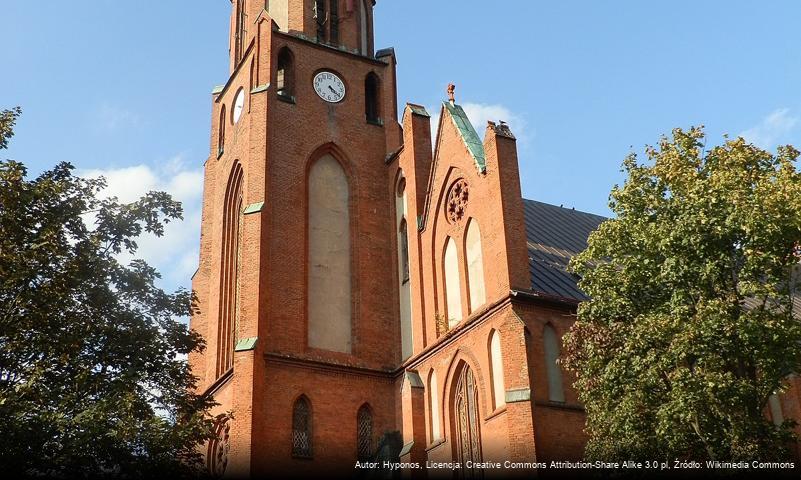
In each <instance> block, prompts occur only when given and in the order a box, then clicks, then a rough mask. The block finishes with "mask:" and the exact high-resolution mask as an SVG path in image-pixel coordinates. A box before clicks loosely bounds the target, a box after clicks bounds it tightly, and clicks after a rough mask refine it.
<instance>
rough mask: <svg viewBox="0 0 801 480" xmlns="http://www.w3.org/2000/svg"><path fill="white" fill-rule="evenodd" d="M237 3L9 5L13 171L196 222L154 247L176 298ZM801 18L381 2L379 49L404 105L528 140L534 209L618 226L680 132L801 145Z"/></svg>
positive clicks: (148, 254) (579, 4) (761, 6)
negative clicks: (49, 172) (19, 110)
mask: <svg viewBox="0 0 801 480" xmlns="http://www.w3.org/2000/svg"><path fill="white" fill-rule="evenodd" d="M229 9H230V3H229V2H228V1H227V0H204V1H199V2H189V1H156V0H140V1H138V2H134V3H132V2H121V1H118V0H95V1H89V0H74V1H69V2H65V1H57V0H49V1H48V0H45V1H38V2H31V1H13V2H12V1H8V2H4V5H3V14H2V17H0V28H2V32H3V40H2V41H3V47H2V48H0V65H2V69H1V70H0V72H1V73H0V108H8V107H11V106H14V105H20V106H22V107H23V109H24V115H23V118H22V119H21V120H20V122H19V124H18V127H17V135H16V136H15V138H14V140H13V142H12V144H11V148H10V149H9V150H8V151H7V152H4V154H3V156H4V157H9V158H14V159H16V160H20V161H23V162H25V163H26V164H27V165H28V166H29V168H30V170H31V172H32V173H34V174H35V173H38V172H40V171H42V170H44V169H46V168H49V167H50V166H52V165H53V164H54V163H55V162H57V161H61V160H66V161H70V162H71V163H73V164H74V165H75V166H76V168H77V169H78V170H79V171H80V172H81V173H82V174H85V175H99V174H103V175H106V176H107V177H109V179H110V184H111V185H110V188H109V191H110V192H109V193H113V194H115V195H118V196H120V197H121V198H122V199H124V200H127V199H131V200H132V199H134V198H135V197H136V196H137V195H138V194H139V193H141V192H143V191H146V190H147V189H151V188H157V189H164V190H167V191H170V192H171V193H173V194H174V195H175V196H176V197H177V198H178V199H180V200H182V201H183V202H184V203H185V208H186V218H187V220H186V222H185V223H184V224H183V225H175V226H172V227H171V228H170V229H168V233H167V237H166V238H164V239H162V240H159V241H155V240H153V239H143V241H142V255H143V256H144V257H145V258H146V259H148V260H149V261H150V262H151V263H153V264H154V265H155V266H157V267H158V268H159V269H160V270H161V271H162V273H163V274H164V284H165V286H168V287H174V286H178V285H184V286H188V284H189V281H188V279H189V276H191V274H192V273H193V272H194V270H195V268H196V265H197V243H198V236H199V234H198V231H199V230H198V228H199V202H200V195H201V193H202V192H201V190H202V177H201V175H202V163H203V161H204V160H205V158H206V157H207V155H208V149H209V126H210V109H211V102H210V92H211V89H212V87H213V86H214V85H218V84H222V83H225V80H226V76H227V68H228V60H227V59H228V52H227V47H228V42H227V38H228V37H227V35H228V31H227V29H228V12H229ZM799 18H801V2H798V1H796V0H785V1H771V2H753V1H745V0H726V1H704V2H699V1H688V0H675V1H671V2H666V1H662V2H657V1H651V2H643V1H635V0H628V1H623V0H614V1H604V2H601V1H590V0H585V1H569V0H564V1H550V2H542V1H522V0H507V1H504V2H486V1H485V2H479V1H476V0H474V1H461V2H455V1H436V2H434V1H431V0H428V1H423V0H402V1H401V0H379V1H378V6H377V8H376V25H375V31H376V46H377V47H378V48H382V47H387V46H393V47H395V49H396V53H397V55H398V60H399V65H398V74H399V77H398V78H399V85H398V96H399V101H400V103H401V105H402V104H403V103H404V102H407V101H410V102H415V103H420V104H423V105H426V106H427V107H429V109H431V110H432V113H436V111H435V110H436V109H437V108H438V107H437V105H438V104H439V102H440V101H441V100H442V99H443V98H444V97H445V86H446V85H447V84H448V83H449V82H453V83H455V84H456V85H457V91H456V93H457V101H458V102H459V103H461V104H463V105H464V106H465V109H466V110H467V112H468V114H470V115H471V117H472V120H473V122H474V123H475V124H477V125H478V126H479V127H480V128H478V130H479V132H483V125H484V124H485V122H486V120H487V119H493V120H506V121H507V122H508V123H510V125H511V127H512V129H513V131H514V132H515V133H516V134H517V136H518V137H519V156H520V170H521V178H522V183H523V194H524V196H526V197H527V198H533V199H537V200H541V201H545V202H549V203H554V204H557V205H559V204H564V205H565V206H570V207H575V208H577V209H580V210H585V211H590V212H594V213H600V214H607V213H608V209H607V206H606V202H607V197H608V194H609V190H610V188H611V187H612V185H614V184H615V183H617V182H619V181H621V179H622V178H621V175H620V172H619V169H620V163H621V161H622V160H623V157H624V156H625V155H626V154H627V153H629V152H630V151H632V150H633V151H636V152H642V150H643V146H644V145H646V144H653V143H655V142H656V141H657V140H658V139H659V136H660V135H661V134H665V133H669V132H670V130H671V129H672V128H674V127H689V126H691V125H699V124H703V125H705V126H706V127H707V132H708V133H709V136H710V143H719V142H721V141H722V135H723V134H724V133H729V134H731V135H739V134H743V135H745V136H746V137H747V138H749V139H750V140H752V141H754V142H756V143H759V144H760V145H761V146H764V147H766V148H770V149H774V148H775V146H776V145H777V144H781V143H792V144H795V145H797V146H798V145H801V33H799V30H798V26H797V22H798V19H799Z"/></svg>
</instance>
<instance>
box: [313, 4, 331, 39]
mask: <svg viewBox="0 0 801 480" xmlns="http://www.w3.org/2000/svg"><path fill="white" fill-rule="evenodd" d="M326 1H327V0H315V2H314V20H315V22H316V23H317V41H318V42H319V43H326V42H327V41H328V37H327V36H326V32H325V24H326V22H327V21H328V13H327V12H326V11H325V2H326Z"/></svg>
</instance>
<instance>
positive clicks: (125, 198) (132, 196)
mask: <svg viewBox="0 0 801 480" xmlns="http://www.w3.org/2000/svg"><path fill="white" fill-rule="evenodd" d="M80 175H81V176H83V177H86V178H96V177H100V176H102V177H105V178H106V181H107V183H108V186H107V187H106V188H105V189H104V190H103V192H101V195H100V196H101V197H103V198H108V197H117V199H118V200H119V201H120V202H122V203H130V202H134V201H136V200H138V199H139V198H141V197H142V195H144V194H146V193H147V192H150V191H164V192H167V193H169V194H170V195H172V197H173V199H174V200H178V201H180V202H181V204H182V205H183V209H184V220H183V221H177V222H175V221H174V222H171V223H169V224H168V225H167V226H166V227H165V230H164V235H163V236H162V237H155V236H154V235H148V234H146V235H143V236H142V237H140V238H139V239H138V240H137V243H138V245H139V250H138V251H137V253H136V255H135V257H136V258H141V259H143V260H145V261H146V262H147V263H148V264H150V265H152V266H154V267H156V269H157V270H158V271H159V272H160V273H161V274H162V277H163V283H164V287H165V288H167V289H174V288H177V287H179V286H185V287H189V283H190V282H189V279H190V277H191V276H192V274H193V273H194V271H195V269H196V268H197V264H198V248H199V241H200V214H201V202H202V194H203V171H202V169H201V168H188V167H187V166H186V165H185V163H184V161H183V159H182V157H181V156H180V155H179V156H176V157H174V158H172V159H170V161H168V162H166V163H164V164H163V166H161V167H159V168H155V169H154V168H153V167H151V166H149V165H136V166H131V167H123V168H109V169H95V170H87V171H83V172H80ZM90 221H91V220H90ZM131 258H132V257H131V256H130V255H128V254H122V255H121V256H120V261H122V262H128V261H130V260H131Z"/></svg>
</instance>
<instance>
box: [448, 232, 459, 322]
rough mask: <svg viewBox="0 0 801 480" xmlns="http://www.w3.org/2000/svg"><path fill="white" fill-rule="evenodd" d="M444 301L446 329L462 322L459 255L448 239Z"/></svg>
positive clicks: (451, 241) (453, 244) (454, 245)
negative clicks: (446, 310) (446, 309)
mask: <svg viewBox="0 0 801 480" xmlns="http://www.w3.org/2000/svg"><path fill="white" fill-rule="evenodd" d="M445 300H446V304H447V308H448V327H450V328H453V326H454V325H456V324H457V323H459V321H461V320H462V286H461V283H460V280H459V255H458V254H457V252H456V242H454V241H453V239H452V238H450V237H449V238H448V241H447V243H446V244H445Z"/></svg>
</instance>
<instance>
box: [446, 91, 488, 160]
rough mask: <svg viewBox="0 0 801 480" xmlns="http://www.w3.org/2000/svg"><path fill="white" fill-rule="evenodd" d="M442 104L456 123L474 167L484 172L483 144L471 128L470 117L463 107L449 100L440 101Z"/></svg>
mask: <svg viewBox="0 0 801 480" xmlns="http://www.w3.org/2000/svg"><path fill="white" fill-rule="evenodd" d="M442 105H443V106H444V107H445V108H446V109H447V110H448V113H450V117H451V118H452V119H453V123H454V125H456V130H458V131H459V135H461V136H462V140H464V143H465V145H466V146H467V150H468V151H470V154H471V155H472V156H473V160H475V161H476V167H478V170H479V171H480V172H482V173H483V172H486V171H487V159H486V158H485V157H484V145H483V144H482V143H481V139H479V138H478V133H476V129H475V128H473V124H472V123H470V119H469V118H467V114H466V113H465V112H464V109H463V108H462V107H461V106H459V105H456V104H453V105H452V104H451V103H450V102H442Z"/></svg>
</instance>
